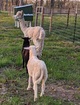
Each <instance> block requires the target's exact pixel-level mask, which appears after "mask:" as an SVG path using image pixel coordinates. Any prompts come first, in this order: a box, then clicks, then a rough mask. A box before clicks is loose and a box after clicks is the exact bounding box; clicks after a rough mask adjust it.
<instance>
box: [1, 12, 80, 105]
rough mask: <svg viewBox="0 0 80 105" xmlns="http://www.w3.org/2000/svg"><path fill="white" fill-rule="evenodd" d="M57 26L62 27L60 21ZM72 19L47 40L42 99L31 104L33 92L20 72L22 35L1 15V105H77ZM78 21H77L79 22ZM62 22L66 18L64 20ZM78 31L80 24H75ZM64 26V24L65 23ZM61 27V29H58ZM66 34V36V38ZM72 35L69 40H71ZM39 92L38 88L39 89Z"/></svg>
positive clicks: (79, 76) (79, 50) (78, 51)
mask: <svg viewBox="0 0 80 105" xmlns="http://www.w3.org/2000/svg"><path fill="white" fill-rule="evenodd" d="M56 18H58V21H55V22H56V23H55V24H56V25H55V27H57V24H60V25H61V24H62V22H61V19H59V18H60V17H59V16H58V17H56V16H55V19H56ZM73 18H74V17H71V23H70V26H69V28H68V29H63V30H61V29H60V28H59V29H58V28H57V29H55V27H54V28H53V31H52V32H51V33H50V34H49V32H48V31H47V30H46V29H48V23H47V22H48V19H47V17H46V20H45V24H44V27H45V30H46V38H45V43H44V49H43V54H42V58H41V59H43V60H44V61H45V63H46V65H47V69H48V75H49V77H48V80H47V82H46V90H45V96H43V97H42V98H39V99H38V100H37V101H36V102H34V101H33V90H30V91H27V84H28V75H26V70H25V69H23V68H22V57H21V48H22V43H23V42H22V41H23V40H22V39H21V37H22V36H23V33H22V32H21V30H20V29H19V28H15V27H14V19H13V18H12V17H11V16H8V14H7V13H5V12H2V13H0V104H1V105H80V42H79V38H78V37H80V36H79V35H80V31H79V30H80V29H79V30H78V31H77V32H78V33H76V35H77V40H76V41H75V43H73V41H72V39H73V29H71V28H72V26H73V21H72V20H73ZM79 19H80V18H79ZM62 20H63V21H65V16H63V19H62ZM78 21H79V22H78V27H79V26H80V20H78ZM64 23H65V22H64ZM60 27H61V26H60ZM67 33H68V34H67ZM71 35H72V36H71ZM39 92H40V88H39Z"/></svg>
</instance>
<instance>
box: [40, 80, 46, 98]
mask: <svg viewBox="0 0 80 105" xmlns="http://www.w3.org/2000/svg"><path fill="white" fill-rule="evenodd" d="M44 90H45V80H44V79H43V80H42V84H41V94H40V97H42V96H43V95H44Z"/></svg>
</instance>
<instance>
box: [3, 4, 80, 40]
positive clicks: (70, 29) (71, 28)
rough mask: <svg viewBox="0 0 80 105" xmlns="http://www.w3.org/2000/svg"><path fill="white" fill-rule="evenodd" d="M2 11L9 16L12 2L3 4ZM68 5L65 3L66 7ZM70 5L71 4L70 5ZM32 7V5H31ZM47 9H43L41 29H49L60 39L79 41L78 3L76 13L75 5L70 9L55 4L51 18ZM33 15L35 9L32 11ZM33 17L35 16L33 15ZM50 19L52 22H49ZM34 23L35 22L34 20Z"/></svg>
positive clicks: (79, 15)
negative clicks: (6, 12) (7, 12)
mask: <svg viewBox="0 0 80 105" xmlns="http://www.w3.org/2000/svg"><path fill="white" fill-rule="evenodd" d="M3 4H4V5H3V7H2V11H5V10H7V11H9V14H10V13H11V12H13V9H14V5H16V4H15V3H14V2H13V4H12V3H11V2H8V4H5V2H4V3H3ZM68 4H70V3H67V5H68ZM6 5H8V8H7V9H6ZM70 5H71V4H70ZM33 7H34V5H33ZM50 9H51V8H50V6H49V7H44V20H43V26H42V27H43V28H44V29H45V30H47V31H49V29H50V28H51V32H53V33H54V34H56V35H59V36H60V37H63V38H64V39H67V40H70V41H73V42H75V41H78V42H79V41H80V2H79V3H78V7H77V13H76V4H72V6H71V8H70V6H69V7H68V6H66V7H64V6H62V5H61V3H60V2H58V3H55V5H54V8H52V11H53V12H52V17H51V10H50ZM33 11H34V14H35V9H34V10H33ZM41 15H42V14H39V18H38V24H37V25H40V24H39V23H40V20H41V18H40V16H41ZM34 16H35V15H34ZM51 18H52V20H51ZM34 21H35V20H34ZM32 23H33V26H34V25H35V22H32Z"/></svg>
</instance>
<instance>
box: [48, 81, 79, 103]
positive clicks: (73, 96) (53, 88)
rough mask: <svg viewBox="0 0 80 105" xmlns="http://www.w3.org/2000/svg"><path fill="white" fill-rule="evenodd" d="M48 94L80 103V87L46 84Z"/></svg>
mask: <svg viewBox="0 0 80 105" xmlns="http://www.w3.org/2000/svg"><path fill="white" fill-rule="evenodd" d="M46 95H48V96H50V97H53V98H55V99H62V100H65V101H71V102H73V103H74V104H75V105H80V88H77V87H74V86H69V85H64V84H61V83H60V84H54V83H50V84H48V85H47V86H46Z"/></svg>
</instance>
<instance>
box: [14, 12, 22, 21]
mask: <svg viewBox="0 0 80 105" xmlns="http://www.w3.org/2000/svg"><path fill="white" fill-rule="evenodd" d="M22 18H23V11H22V10H21V11H18V12H17V13H16V15H15V20H19V19H22Z"/></svg>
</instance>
